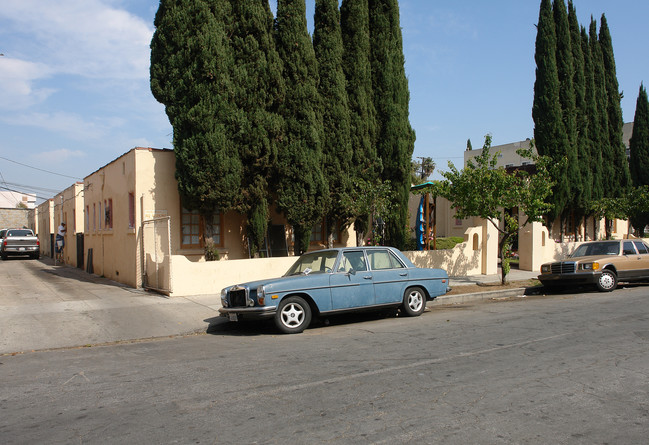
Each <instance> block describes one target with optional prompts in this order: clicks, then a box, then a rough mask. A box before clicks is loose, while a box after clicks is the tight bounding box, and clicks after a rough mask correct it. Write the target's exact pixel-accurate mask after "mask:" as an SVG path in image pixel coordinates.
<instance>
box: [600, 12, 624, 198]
mask: <svg viewBox="0 0 649 445" xmlns="http://www.w3.org/2000/svg"><path fill="white" fill-rule="evenodd" d="M599 43H600V47H601V51H602V62H603V66H604V82H605V89H606V96H607V99H608V100H607V108H606V113H607V114H608V135H607V136H608V148H609V150H610V157H609V159H608V162H610V163H611V169H612V176H611V181H610V186H611V187H612V188H611V191H610V196H623V195H624V194H625V193H626V191H627V190H628V188H629V187H630V186H631V177H630V174H629V163H628V161H627V158H626V148H625V146H624V142H623V141H622V127H623V126H624V121H623V119H622V106H621V104H620V101H621V99H622V95H621V94H620V91H619V84H618V81H617V73H616V69H615V56H614V55H613V42H612V39H611V33H610V30H609V28H608V23H607V21H606V17H605V16H604V14H602V19H601V23H600V27H599Z"/></svg>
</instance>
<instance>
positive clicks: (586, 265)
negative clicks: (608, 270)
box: [579, 262, 599, 270]
mask: <svg viewBox="0 0 649 445" xmlns="http://www.w3.org/2000/svg"><path fill="white" fill-rule="evenodd" d="M579 269H581V270H597V269H599V263H598V262H594V263H582V264H580V265H579Z"/></svg>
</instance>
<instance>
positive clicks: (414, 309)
mask: <svg viewBox="0 0 649 445" xmlns="http://www.w3.org/2000/svg"><path fill="white" fill-rule="evenodd" d="M401 308H402V309H403V312H404V314H406V315H407V316H408V317H417V316H418V315H421V314H422V313H423V312H424V309H426V295H425V294H424V291H423V290H422V289H421V288H420V287H409V288H408V289H406V292H405V294H404V295H403V304H402V305H401Z"/></svg>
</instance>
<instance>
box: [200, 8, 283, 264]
mask: <svg viewBox="0 0 649 445" xmlns="http://www.w3.org/2000/svg"><path fill="white" fill-rule="evenodd" d="M212 3H213V4H214V5H218V4H222V3H227V2H221V1H219V2H212ZM229 3H230V4H231V8H232V12H231V15H230V16H229V17H228V23H230V26H231V28H230V29H229V37H230V45H231V47H232V51H233V56H234V69H233V87H232V101H233V103H234V104H235V110H234V113H232V115H231V121H232V125H233V127H234V131H233V135H232V139H233V142H234V143H235V145H236V146H237V147H238V150H239V158H240V159H241V162H242V164H243V167H244V169H243V174H242V190H241V196H240V201H239V206H238V210H239V211H240V212H241V213H243V214H245V215H246V217H247V218H246V232H247V234H248V239H249V243H250V249H251V251H252V253H253V255H254V254H255V253H256V252H258V251H259V250H261V249H262V247H263V245H264V239H265V237H266V234H267V232H268V221H269V219H270V202H271V196H270V190H269V189H270V183H269V181H270V179H271V177H274V168H275V165H276V163H277V153H278V146H279V144H280V143H281V141H282V140H283V138H284V136H283V128H284V120H283V119H282V117H281V115H280V114H279V108H280V106H281V105H282V104H283V102H284V96H285V84H284V80H283V76H282V61H281V59H280V57H279V54H278V52H277V50H276V47H275V41H274V36H273V14H272V12H271V10H270V6H269V4H268V2H256V1H255V2H251V1H245V2H242V1H238V0H230V2H229Z"/></svg>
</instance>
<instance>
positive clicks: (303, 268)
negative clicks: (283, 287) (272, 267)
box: [285, 250, 338, 276]
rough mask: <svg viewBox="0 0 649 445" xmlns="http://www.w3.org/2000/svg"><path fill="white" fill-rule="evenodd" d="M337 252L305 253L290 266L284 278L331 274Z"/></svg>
mask: <svg viewBox="0 0 649 445" xmlns="http://www.w3.org/2000/svg"><path fill="white" fill-rule="evenodd" d="M337 256H338V252H337V251H335V250H324V251H319V252H311V253H305V254H304V255H302V256H301V257H300V258H299V259H298V260H297V261H296V262H295V264H293V266H291V268H290V269H289V270H288V272H286V274H285V276H289V275H298V274H307V275H308V274H310V273H331V272H332V271H333V267H334V264H335V263H336V257H337Z"/></svg>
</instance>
